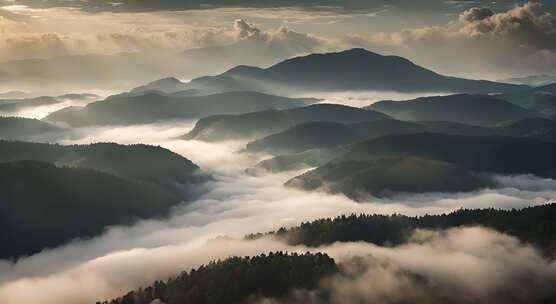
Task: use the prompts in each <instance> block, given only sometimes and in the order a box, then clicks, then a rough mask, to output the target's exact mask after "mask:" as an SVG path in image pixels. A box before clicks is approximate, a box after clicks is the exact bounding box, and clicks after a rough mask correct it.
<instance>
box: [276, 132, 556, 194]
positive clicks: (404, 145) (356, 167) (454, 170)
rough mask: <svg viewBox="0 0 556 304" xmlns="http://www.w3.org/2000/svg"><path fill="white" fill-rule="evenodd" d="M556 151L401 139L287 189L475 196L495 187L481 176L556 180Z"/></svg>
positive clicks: (358, 148) (345, 157) (465, 139)
mask: <svg viewBox="0 0 556 304" xmlns="http://www.w3.org/2000/svg"><path fill="white" fill-rule="evenodd" d="M555 152H556V143H550V142H545V141H539V140H535V139H529V138H515V137H504V136H461V135H447V134H435V133H420V134H395V135H388V136H384V137H380V138H377V139H371V140H368V141H364V142H361V143H358V144H356V145H353V146H352V147H351V148H350V150H349V151H348V152H346V153H343V154H341V155H340V156H338V157H336V158H334V159H333V160H332V161H330V162H329V163H327V164H325V165H323V166H321V167H319V168H317V169H315V170H312V171H309V172H307V173H305V174H303V175H301V176H298V177H296V178H294V179H292V180H290V181H289V182H288V183H287V185H289V186H294V187H299V188H302V189H307V190H314V189H327V190H328V191H332V192H340V193H344V194H346V195H348V196H350V197H352V198H355V199H360V198H362V197H365V195H374V196H384V195H390V194H391V193H393V192H454V191H469V190H472V189H478V188H482V187H488V186H490V185H491V183H490V181H489V180H488V179H487V178H486V177H485V175H483V174H479V175H477V174H476V173H477V172H478V173H483V172H486V173H497V174H510V175H511V174H533V175H537V176H541V177H547V178H554V177H555V176H556V161H555V160H554V157H553V155H554V153H555Z"/></svg>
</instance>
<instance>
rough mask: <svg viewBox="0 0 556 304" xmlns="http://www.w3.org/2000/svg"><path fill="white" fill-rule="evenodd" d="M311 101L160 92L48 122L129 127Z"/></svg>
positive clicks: (70, 111) (120, 98)
mask: <svg viewBox="0 0 556 304" xmlns="http://www.w3.org/2000/svg"><path fill="white" fill-rule="evenodd" d="M314 102H316V100H315V99H311V98H286V97H279V96H273V95H267V94H262V93H257V92H228V93H222V94H215V95H208V96H194V97H192V96H181V95H180V94H179V93H176V94H172V95H168V94H165V93H163V92H159V91H147V92H145V93H138V94H121V95H115V96H111V97H109V98H107V99H105V100H103V101H97V102H93V103H90V104H88V105H87V106H85V107H68V108H64V109H62V110H59V111H57V112H54V113H52V114H50V115H49V116H47V117H46V118H45V120H47V121H55V122H64V123H67V124H69V125H71V126H75V127H79V126H89V125H129V124H142V123H152V122H156V121H159V120H164V119H177V118H201V117H205V116H210V115H218V114H240V113H247V112H254V111H260V110H269V109H287V108H294V107H301V106H305V105H308V104H311V103H314Z"/></svg>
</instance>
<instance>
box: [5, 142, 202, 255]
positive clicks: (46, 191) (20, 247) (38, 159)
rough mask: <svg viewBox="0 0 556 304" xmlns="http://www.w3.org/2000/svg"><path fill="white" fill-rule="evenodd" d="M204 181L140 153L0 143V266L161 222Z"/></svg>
mask: <svg viewBox="0 0 556 304" xmlns="http://www.w3.org/2000/svg"><path fill="white" fill-rule="evenodd" d="M209 179H210V176H208V175H207V174H205V173H203V172H202V171H201V170H200V169H199V167H198V166H197V165H195V164H194V163H192V162H191V161H190V160H188V159H187V158H184V157H182V156H180V155H178V154H176V153H173V152H171V151H169V150H166V149H164V148H161V147H154V146H147V145H129V146H125V145H118V144H112V143H98V144H91V145H71V146H62V145H53V144H40V143H28V142H15V141H0V186H1V188H2V193H1V194H0V200H1V201H2V204H1V206H0V211H1V212H0V227H1V228H2V229H3V231H7V232H6V233H5V234H2V236H0V239H2V240H3V241H9V244H10V246H5V248H3V249H0V258H9V257H18V256H20V255H27V254H33V253H36V252H38V251H40V250H41V249H43V248H48V247H54V246H59V245H61V244H63V243H65V242H68V241H70V240H72V239H74V238H83V237H85V238H87V237H92V236H95V235H97V234H99V233H101V232H102V231H103V229H104V228H105V227H106V226H108V225H119V224H130V223H131V222H132V221H134V220H136V219H139V218H152V217H159V216H164V215H166V214H168V211H169V210H170V208H171V207H173V206H175V205H177V204H179V203H180V202H184V201H188V200H191V199H194V198H196V197H197V196H198V195H199V194H201V193H202V191H203V190H202V189H203V187H202V184H203V183H204V182H206V181H208V180H209Z"/></svg>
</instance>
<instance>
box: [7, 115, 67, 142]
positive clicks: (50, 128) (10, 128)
mask: <svg viewBox="0 0 556 304" xmlns="http://www.w3.org/2000/svg"><path fill="white" fill-rule="evenodd" d="M58 131H62V129H61V128H59V127H57V126H55V125H53V124H49V123H46V122H43V121H40V120H36V119H27V118H20V117H2V116H0V139H24V138H26V137H29V136H33V135H38V134H43V133H48V132H58Z"/></svg>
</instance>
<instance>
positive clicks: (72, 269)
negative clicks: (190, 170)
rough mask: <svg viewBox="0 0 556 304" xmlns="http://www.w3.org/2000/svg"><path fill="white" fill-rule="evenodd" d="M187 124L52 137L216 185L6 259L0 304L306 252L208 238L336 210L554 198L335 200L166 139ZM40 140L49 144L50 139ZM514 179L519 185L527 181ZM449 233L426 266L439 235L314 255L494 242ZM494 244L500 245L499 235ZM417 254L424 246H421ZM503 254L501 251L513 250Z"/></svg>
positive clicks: (446, 207)
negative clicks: (131, 220)
mask: <svg viewBox="0 0 556 304" xmlns="http://www.w3.org/2000/svg"><path fill="white" fill-rule="evenodd" d="M192 127H193V122H192V121H173V122H163V123H156V124H150V125H141V126H120V127H92V128H82V129H76V130H74V131H73V132H71V133H70V134H65V136H66V137H63V138H57V139H56V141H57V142H60V143H63V144H73V143H90V142H97V141H115V142H119V143H125V144H131V143H137V142H143V143H146V144H154V145H161V146H163V147H165V148H169V149H170V150H172V151H175V152H177V153H179V154H182V155H184V156H186V157H188V158H189V159H191V160H192V161H194V162H195V163H197V164H198V165H200V167H201V168H202V169H203V170H205V171H208V172H211V173H212V174H214V176H215V177H216V180H215V181H214V182H213V183H211V184H209V185H208V186H209V191H208V193H206V194H205V195H204V196H203V197H202V198H200V199H199V200H198V201H195V202H193V203H191V204H189V205H184V206H179V207H177V208H176V209H175V210H174V211H173V213H172V216H171V217H169V218H168V219H164V220H145V221H140V222H138V223H136V224H135V225H133V226H127V227H110V228H109V229H107V230H106V231H105V233H103V234H102V235H101V236H98V237H96V238H93V239H89V240H75V241H74V242H71V243H69V244H66V245H64V246H61V247H59V248H52V249H48V250H44V251H43V252H41V253H39V254H36V255H33V256H30V257H25V258H21V259H19V260H18V261H17V262H15V263H14V262H10V261H0V298H2V299H8V300H5V301H3V304H4V303H6V304H12V303H14V304H25V303H37V302H41V303H45V304H49V303H55V304H58V303H75V304H80V303H94V302H95V301H97V300H103V299H107V298H111V297H115V296H118V295H121V294H123V293H125V292H126V291H128V290H130V289H133V288H137V287H139V286H145V285H147V284H149V283H151V282H152V281H154V280H156V279H167V278H168V277H169V276H172V275H175V274H176V273H178V272H180V271H182V270H188V269H190V268H192V267H197V266H199V265H200V264H202V263H206V262H208V261H209V260H211V259H217V258H223V257H226V256H229V255H234V254H235V255H252V254H258V253H260V252H264V251H271V250H291V251H293V250H299V251H304V250H306V248H303V247H296V248H292V247H288V246H286V245H285V244H283V243H278V242H274V241H269V240H261V241H260V242H255V243H249V242H243V241H233V242H228V243H226V242H220V243H218V242H216V243H214V242H211V241H210V240H212V239H214V238H215V237H217V236H221V235H228V236H231V237H234V238H241V237H242V236H244V235H246V234H249V233H255V232H264V231H269V230H274V229H277V228H279V227H281V226H293V225H298V224H299V223H301V222H303V221H308V220H312V219H315V218H322V217H331V216H336V215H340V214H351V213H382V214H391V213H403V214H408V215H420V214H425V213H428V214H436V213H443V212H449V211H453V210H456V209H459V208H460V207H462V206H465V207H468V208H484V207H500V208H514V207H521V206H528V205H535V204H542V203H544V202H546V201H547V200H549V199H550V198H551V197H554V196H555V195H556V189H555V188H554V187H556V185H555V184H554V183H553V182H550V181H545V182H544V184H543V186H542V187H539V188H536V189H535V188H533V187H529V188H527V191H522V190H518V189H517V188H512V187H510V186H508V188H502V189H490V190H484V191H480V192H472V193H464V194H461V193H460V194H428V195H412V196H400V197H395V198H391V199H388V200H372V201H369V202H366V203H362V204H361V203H356V202H353V201H351V200H349V199H347V198H346V197H344V196H340V195H328V194H324V193H306V192H301V191H296V190H292V189H287V188H284V187H283V186H282V184H283V183H284V182H285V181H287V180H288V179H289V178H291V177H292V175H296V174H298V173H299V172H287V173H283V174H276V175H275V174H269V175H263V176H260V177H252V176H249V175H247V174H245V173H244V169H245V168H247V167H250V166H253V165H254V164H256V163H257V162H258V161H259V160H260V159H259V158H258V157H253V156H252V155H248V154H245V153H235V151H237V150H239V149H241V148H242V147H243V146H244V145H245V142H228V143H223V144H215V143H204V142H198V141H184V140H180V139H176V138H177V137H178V136H180V135H182V134H184V133H186V132H187V131H188V129H190V128H192ZM42 140H45V141H53V140H52V139H50V138H43V139H42ZM524 179H525V180H527V177H524ZM516 183H517V182H516V181H513V180H510V181H507V182H506V184H507V185H516ZM424 235H425V236H426V235H428V234H424ZM449 235H450V236H451V235H452V234H449ZM454 235H455V236H453V237H450V238H449V239H452V240H453V241H452V242H453V244H451V245H450V244H448V243H446V245H443V246H448V245H450V246H452V247H447V249H444V250H443V251H442V250H441V251H439V253H438V255H436V256H434V255H433V256H431V257H434V258H431V259H430V260H426V259H427V257H428V255H429V254H430V252H432V251H434V250H436V249H434V250H432V249H430V248H432V247H431V246H433V245H434V246H437V247H439V248H441V249H442V246H440V245H435V244H437V243H435V242H433V240H436V239H442V238H443V237H444V236H442V235H438V236H436V234H433V235H432V236H430V235H429V236H428V237H424V236H421V237H420V238H418V237H415V239H414V244H413V247H407V248H405V249H404V248H401V249H399V250H393V249H388V248H382V249H381V248H378V247H376V246H371V245H368V244H349V245H347V244H344V245H337V246H331V247H327V248H323V249H315V250H324V251H327V252H329V253H331V254H333V256H334V257H335V258H337V259H338V261H340V260H342V261H343V260H346V259H348V258H350V257H353V256H354V255H357V256H367V255H369V254H371V255H372V256H374V257H377V258H380V260H385V259H386V261H391V263H393V262H396V265H398V264H400V265H399V266H398V267H402V268H401V269H402V270H403V269H405V270H404V271H409V270H411V271H414V272H417V273H421V272H425V270H424V269H418V268H416V267H417V266H418V264H419V255H418V254H421V255H422V259H423V261H422V262H423V263H425V260H426V261H427V263H429V264H432V263H433V262H434V261H435V259H436V260H438V261H443V260H442V259H440V258H441V257H442V255H441V253H444V254H445V255H446V256H452V253H453V256H454V259H452V260H449V259H446V261H452V262H453V261H456V260H455V257H457V256H461V255H462V254H463V253H461V251H463V250H464V249H462V248H461V247H454V246H456V245H457V243H458V242H461V246H463V247H465V248H467V249H465V250H467V251H465V252H470V251H472V250H475V251H477V252H474V251H473V252H470V253H467V254H468V255H478V254H480V253H481V250H480V249H481V248H488V246H495V245H493V244H496V242H495V241H489V242H484V243H479V245H477V244H476V243H473V240H475V241H476V242H479V239H478V238H475V237H476V236H481V234H479V233H476V234H473V233H463V234H459V235H457V234H454ZM489 235H491V233H487V236H489ZM444 238H445V237H444ZM509 239H510V240H513V241H512V242H517V241H515V240H514V239H512V238H509ZM456 240H457V241H456ZM494 240H498V239H497V238H494ZM502 240H508V239H507V237H504V238H502ZM507 242H509V243H511V242H510V241H507ZM481 244H482V245H481ZM489 244H490V245H489ZM515 244H517V243H515ZM481 246H482V247H481ZM516 246H517V245H516ZM427 248H429V249H428V250H426V249H427ZM454 248H455V249H454ZM497 248H498V247H493V248H492V249H489V250H485V252H484V253H482V254H483V255H487V254H488V253H489V252H496V249H497ZM402 249H404V250H405V251H403V250H402ZM410 249H411V250H415V252H416V253H415V260H413V262H414V264H415V265H413V264H401V257H403V256H404V255H407V256H411V254H410V253H409V252H413V251H410ZM417 249H420V251H417ZM493 250H494V251H493ZM529 250H531V249H529ZM508 251H509V253H508V254H509V255H511V254H512V253H513V252H519V251H515V250H514V251H511V250H508ZM404 252H405V254H403V253H404ZM465 252H464V253H465ZM396 254H397V255H396ZM396 258H397V259H396ZM481 258H482V256H481ZM408 263H409V262H408ZM423 265H428V264H423ZM443 265H444V267H457V266H458V265H460V264H458V263H455V264H453V265H452V264H450V263H448V262H446V263H444V264H443ZM450 265H451V266H450ZM410 266H411V267H410ZM431 269H436V268H431ZM472 269H475V268H472ZM439 271H440V270H439ZM452 271H453V270H452ZM448 273H449V272H448ZM430 275H431V276H432V275H434V273H432V274H430ZM462 275H463V274H462ZM434 278H436V279H435V280H439V281H443V280H441V279H443V278H445V277H444V276H438V277H434ZM377 282H380V281H377ZM457 282H459V281H457ZM458 284H459V283H458ZM462 284H463V283H462ZM466 288H467V287H466Z"/></svg>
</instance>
